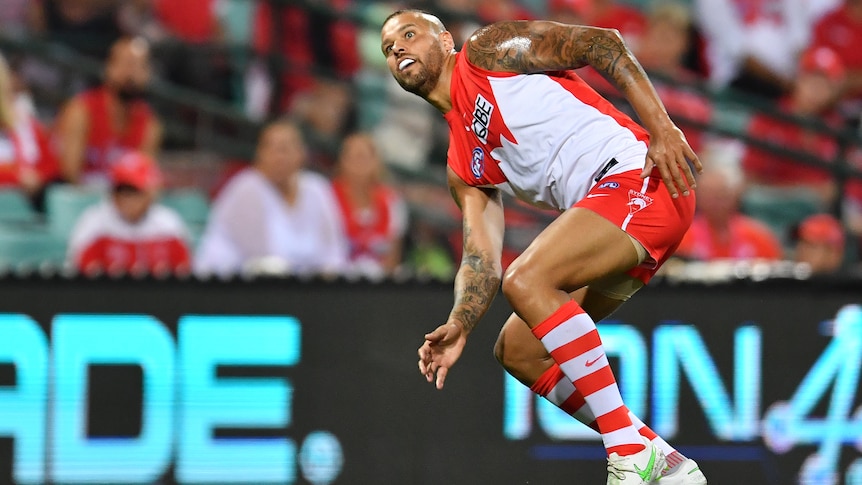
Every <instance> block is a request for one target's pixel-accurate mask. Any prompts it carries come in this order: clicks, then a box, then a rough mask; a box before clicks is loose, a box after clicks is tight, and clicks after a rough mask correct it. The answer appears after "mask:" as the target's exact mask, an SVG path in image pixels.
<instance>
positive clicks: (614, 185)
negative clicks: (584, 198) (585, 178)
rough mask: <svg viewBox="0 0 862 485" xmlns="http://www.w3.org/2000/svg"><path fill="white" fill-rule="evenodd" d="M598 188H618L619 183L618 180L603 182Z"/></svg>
mask: <svg viewBox="0 0 862 485" xmlns="http://www.w3.org/2000/svg"><path fill="white" fill-rule="evenodd" d="M599 188H600V189H618V188H620V184H619V183H618V182H604V183H602V184H601V185H599Z"/></svg>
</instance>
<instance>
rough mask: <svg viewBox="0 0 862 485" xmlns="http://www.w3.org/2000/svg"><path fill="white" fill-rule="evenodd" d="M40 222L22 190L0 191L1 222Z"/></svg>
mask: <svg viewBox="0 0 862 485" xmlns="http://www.w3.org/2000/svg"><path fill="white" fill-rule="evenodd" d="M37 220H38V215H37V214H36V211H34V210H33V206H32V205H30V201H28V200H27V196H25V195H24V193H22V192H21V191H20V190H16V189H0V222H4V223H32V222H36V221H37Z"/></svg>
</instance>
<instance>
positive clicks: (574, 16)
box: [548, 0, 647, 99]
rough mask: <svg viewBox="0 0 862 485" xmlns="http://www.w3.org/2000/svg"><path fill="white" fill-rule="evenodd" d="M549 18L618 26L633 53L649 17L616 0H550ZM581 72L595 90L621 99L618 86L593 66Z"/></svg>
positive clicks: (637, 47)
mask: <svg viewBox="0 0 862 485" xmlns="http://www.w3.org/2000/svg"><path fill="white" fill-rule="evenodd" d="M548 3H549V4H548V10H549V13H550V19H551V20H555V21H557V22H563V23H570V24H583V25H592V26H595V27H602V28H606V29H617V30H619V31H620V34H622V36H623V39H625V41H626V45H627V46H629V49H631V50H632V52H637V51H638V49H639V46H640V43H641V37H642V36H643V34H644V31H645V30H646V24H647V22H646V17H645V16H644V14H643V13H642V12H641V11H640V10H638V9H636V8H634V7H631V6H628V5H624V4H622V3H620V2H618V1H616V0H550V1H549V2H548ZM578 75H579V76H580V77H581V78H583V80H584V81H586V82H587V84H589V85H590V86H592V87H593V89H595V90H596V91H598V92H600V93H602V94H604V95H607V96H610V97H612V98H613V97H617V98H619V99H622V98H623V96H622V95H621V94H619V91H617V89H616V87H614V86H613V85H612V84H611V83H610V82H608V81H607V79H605V78H604V76H602V75H601V74H600V73H599V72H598V71H596V70H595V69H593V68H592V67H590V66H586V67H583V68H581V69H578Z"/></svg>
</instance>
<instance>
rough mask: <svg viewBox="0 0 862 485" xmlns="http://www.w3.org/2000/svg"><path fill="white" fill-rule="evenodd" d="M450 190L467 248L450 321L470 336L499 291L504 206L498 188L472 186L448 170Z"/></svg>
mask: <svg viewBox="0 0 862 485" xmlns="http://www.w3.org/2000/svg"><path fill="white" fill-rule="evenodd" d="M449 190H450V191H451V192H452V197H453V198H454V199H455V203H456V204H458V207H459V208H460V209H461V212H462V215H463V224H464V249H463V256H462V258H461V267H460V268H459V269H458V274H457V275H456V276H455V305H454V306H453V308H452V312H451V313H450V314H449V321H450V322H453V323H457V324H459V325H461V327H462V328H463V329H464V331H465V332H467V333H469V332H470V331H472V330H473V327H475V326H476V324H477V323H479V319H481V318H482V316H483V315H484V314H485V312H486V311H487V310H488V307H490V306H491V302H492V301H493V299H494V296H495V295H496V294H497V291H498V290H499V288H500V278H501V276H502V269H501V266H500V258H501V255H502V251H503V226H504V223H503V203H502V199H501V196H500V193H499V190H496V189H482V188H477V187H470V186H468V185H467V184H465V183H464V182H463V181H462V180H461V179H460V178H458V176H457V175H455V173H454V172H453V171H452V169H449Z"/></svg>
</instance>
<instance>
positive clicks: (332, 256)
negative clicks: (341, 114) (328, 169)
mask: <svg viewBox="0 0 862 485" xmlns="http://www.w3.org/2000/svg"><path fill="white" fill-rule="evenodd" d="M306 154H307V153H306V146H305V142H304V140H303V138H302V133H301V131H300V130H299V128H298V127H297V126H296V125H295V124H294V123H292V122H290V121H284V120H281V121H275V122H272V123H270V124H269V125H267V126H266V127H265V128H264V130H263V133H262V134H261V136H260V139H259V140H258V146H257V153H256V155H255V160H254V164H253V166H251V167H249V168H247V169H245V170H243V171H242V172H240V173H238V174H237V175H235V176H234V177H233V178H232V179H231V180H230V182H228V184H227V185H226V186H225V187H224V188H223V189H222V191H221V193H220V194H219V196H218V197H217V198H216V200H215V202H214V204H213V210H212V212H211V215H210V219H209V221H208V224H207V228H206V230H205V232H204V235H203V237H202V238H201V242H200V247H199V249H198V252H197V257H196V260H195V271H196V272H197V273H199V274H212V273H216V274H220V275H230V274H235V273H238V272H240V271H246V272H252V273H278V274H338V273H343V272H344V271H345V270H346V268H347V266H348V245H347V241H346V238H345V235H344V229H343V224H342V221H341V216H340V213H339V210H338V206H337V203H336V201H335V196H334V195H333V192H332V188H331V187H330V184H329V181H328V180H327V179H326V178H325V177H323V176H322V175H319V174H316V173H312V172H309V171H306V170H303V169H302V167H303V164H304V163H305V159H306Z"/></svg>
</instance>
